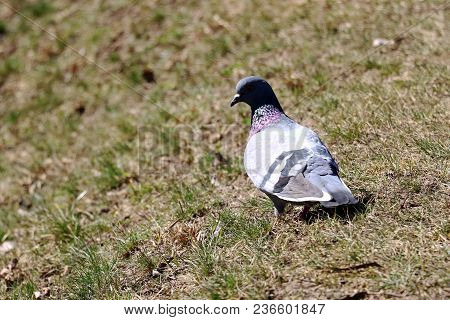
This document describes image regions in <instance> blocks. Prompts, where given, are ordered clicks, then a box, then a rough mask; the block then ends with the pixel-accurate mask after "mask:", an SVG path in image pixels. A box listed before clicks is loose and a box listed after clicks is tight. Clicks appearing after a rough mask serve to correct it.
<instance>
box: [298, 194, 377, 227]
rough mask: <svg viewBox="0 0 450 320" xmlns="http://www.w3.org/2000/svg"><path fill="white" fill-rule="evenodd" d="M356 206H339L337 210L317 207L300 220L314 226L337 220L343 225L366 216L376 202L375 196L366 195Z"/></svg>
mask: <svg viewBox="0 0 450 320" xmlns="http://www.w3.org/2000/svg"><path fill="white" fill-rule="evenodd" d="M358 200H359V202H358V203H356V204H351V205H345V206H339V207H335V208H325V207H323V206H320V205H318V206H315V207H313V208H311V210H310V211H309V212H308V213H306V214H305V215H303V216H302V217H300V218H299V220H301V221H304V222H306V223H307V224H313V223H315V222H317V221H323V220H329V219H335V220H338V221H339V222H342V223H349V222H351V221H353V220H354V219H355V218H356V217H358V216H362V215H364V214H365V213H366V212H367V210H368V208H369V207H370V205H371V204H372V203H374V202H375V196H374V195H373V194H371V193H365V194H364V195H363V197H362V198H359V199H358Z"/></svg>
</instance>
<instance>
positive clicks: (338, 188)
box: [321, 175, 358, 208]
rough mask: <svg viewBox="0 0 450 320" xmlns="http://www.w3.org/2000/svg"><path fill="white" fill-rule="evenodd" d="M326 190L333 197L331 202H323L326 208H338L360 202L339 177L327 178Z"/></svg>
mask: <svg viewBox="0 0 450 320" xmlns="http://www.w3.org/2000/svg"><path fill="white" fill-rule="evenodd" d="M324 187H325V189H326V190H327V191H328V193H329V194H330V195H331V196H332V197H333V199H332V200H331V201H322V202H321V204H322V205H323V206H324V207H327V208H330V207H336V206H340V205H343V204H355V203H358V200H356V199H355V197H354V196H353V194H352V192H351V191H350V189H349V188H348V187H347V186H346V185H345V183H344V181H342V180H341V178H339V176H337V175H336V176H327V179H326V181H325V183H324Z"/></svg>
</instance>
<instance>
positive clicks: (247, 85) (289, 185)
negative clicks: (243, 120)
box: [230, 76, 358, 216]
mask: <svg viewBox="0 0 450 320" xmlns="http://www.w3.org/2000/svg"><path fill="white" fill-rule="evenodd" d="M239 102H244V103H246V104H248V105H249V106H250V108H251V111H252V115H251V128H250V134H249V138H248V142H247V146H246V148H245V153H244V167H245V171H246V172H247V174H248V176H249V177H250V179H251V180H252V182H253V183H254V184H255V186H256V187H257V188H258V189H259V190H261V191H262V192H264V193H265V194H266V195H267V196H268V197H269V199H270V200H271V201H272V202H273V204H274V207H275V209H274V211H275V214H276V215H277V216H278V215H281V214H283V213H284V210H285V207H286V205H287V204H288V203H293V204H301V205H304V209H303V211H302V214H306V213H307V212H308V210H309V208H310V207H311V206H312V205H314V204H315V203H317V202H319V203H320V204H321V205H323V206H324V207H328V208H329V207H337V206H340V205H349V204H355V203H357V202H358V201H357V200H356V199H355V197H353V195H352V192H351V191H350V189H349V188H348V187H347V186H346V185H345V183H344V182H343V181H342V180H341V178H340V177H339V168H338V165H337V163H336V161H335V160H334V159H333V157H332V155H331V153H330V152H329V151H328V149H327V147H326V146H325V145H324V144H323V142H322V141H321V140H320V138H319V136H318V135H317V134H316V133H315V132H314V131H313V130H311V129H309V128H307V127H304V126H302V125H300V124H298V123H296V122H295V121H294V120H292V119H291V118H289V117H288V116H287V115H286V114H285V113H284V111H283V109H282V108H281V105H280V102H279V101H278V99H277V96H276V95H275V93H274V91H273V89H272V87H271V86H270V85H269V83H268V82H267V81H266V80H264V79H262V78H260V77H257V76H250V77H246V78H243V79H241V80H240V81H239V82H238V83H237V86H236V94H235V95H234V97H233V100H232V101H231V103H230V106H231V107H233V106H234V105H235V104H237V103H239Z"/></svg>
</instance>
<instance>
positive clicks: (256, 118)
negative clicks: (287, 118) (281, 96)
mask: <svg viewBox="0 0 450 320" xmlns="http://www.w3.org/2000/svg"><path fill="white" fill-rule="evenodd" d="M282 114H283V112H282V111H281V110H280V109H278V108H276V107H275V106H273V105H269V104H266V105H263V106H261V107H259V108H258V109H256V110H255V111H254V112H253V114H252V127H251V129H250V136H252V135H254V134H255V133H258V132H259V131H261V130H262V129H264V128H266V127H268V126H270V125H271V124H274V123H277V122H278V121H280V119H281V115H282Z"/></svg>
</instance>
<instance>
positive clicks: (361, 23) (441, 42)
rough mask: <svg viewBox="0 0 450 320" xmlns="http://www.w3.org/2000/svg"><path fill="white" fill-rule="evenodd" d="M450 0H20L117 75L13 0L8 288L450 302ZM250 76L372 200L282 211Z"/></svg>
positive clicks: (7, 23) (2, 137)
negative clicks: (252, 145) (258, 152)
mask: <svg viewBox="0 0 450 320" xmlns="http://www.w3.org/2000/svg"><path fill="white" fill-rule="evenodd" d="M444 4H445V2H444V1H428V2H426V1H424V2H417V1H403V2H401V3H400V2H383V1H375V2H370V3H369V2H366V3H361V2H357V1H348V2H343V3H335V2H329V1H316V2H299V1H283V2H279V1H272V0H267V1H261V2H254V1H231V2H227V3H225V4H223V3H219V2H217V1H208V2H206V1H194V2H182V3H177V5H176V6H173V5H172V4H170V3H165V2H154V1H145V0H144V1H138V2H137V3H136V4H135V5H134V6H132V7H130V6H129V4H125V3H124V2H121V1H104V2H102V3H97V2H83V3H79V2H73V1H68V0H58V1H51V2H50V1H25V0H23V1H15V2H14V5H15V6H16V7H17V9H19V10H21V12H23V13H24V14H25V15H27V16H29V17H30V18H32V19H34V20H36V22H38V23H39V24H40V25H42V26H43V27H44V28H47V29H49V30H51V31H52V32H53V33H54V34H56V35H58V37H60V38H61V39H63V40H64V41H65V42H67V43H68V44H70V46H71V47H73V48H76V49H77V50H80V52H82V53H83V54H85V55H86V56H87V57H89V58H90V59H92V60H95V61H96V63H97V64H99V65H101V66H102V67H103V68H104V69H105V70H107V71H108V73H107V74H105V73H104V72H103V71H102V70H101V69H99V68H98V67H96V66H95V65H93V64H91V63H89V62H88V61H87V60H86V59H83V58H81V57H80V56H79V55H77V54H76V53H74V52H73V51H72V50H71V49H70V48H68V47H66V46H65V45H64V44H63V43H61V42H57V41H55V40H54V39H52V38H51V37H49V36H48V35H46V34H44V33H43V32H41V31H40V30H39V29H36V28H35V27H34V26H33V25H30V24H29V23H28V22H27V21H26V20H24V19H23V18H22V17H20V16H19V15H16V14H14V13H13V12H11V11H10V10H9V9H7V8H6V7H5V6H4V5H2V4H0V95H1V99H0V106H1V107H0V123H1V124H2V125H1V126H0V245H1V244H2V243H4V242H5V241H10V242H12V243H14V246H13V248H12V249H11V250H9V251H7V252H0V269H2V270H3V269H4V268H6V269H4V270H6V271H5V273H2V276H1V277H0V298H4V299H34V298H36V297H39V298H42V299H133V298H136V299H178V298H184V299H186V298H205V299H305V298H308V299H328V298H329V299H343V298H352V297H356V298H365V299H448V298H449V291H448V280H449V278H448V270H449V267H450V265H449V260H448V244H449V236H450V232H449V230H450V227H449V225H450V223H449V219H448V204H449V197H448V196H449V195H448V181H449V148H448V141H449V138H450V137H449V133H448V123H449V120H450V119H449V110H448V104H449V99H448V88H447V87H448V82H449V78H450V73H449V67H448V66H449V58H448V51H449V39H448V37H446V36H445V35H446V34H447V33H446V32H445V31H446V30H445V27H444V26H445V21H448V18H449V17H448V12H449V11H448V10H443V9H442V8H443V5H444ZM438 8H441V9H439V10H438ZM425 17H426V18H425ZM424 18H425V20H423V19H424ZM193 21H195V23H193ZM413 25H414V26H415V27H414V28H412V29H410V31H409V32H408V33H404V34H402V38H401V39H400V40H399V41H397V43H396V44H395V45H393V46H386V47H381V48H378V49H375V50H374V49H372V47H371V46H372V40H373V39H374V38H386V39H389V38H392V37H393V36H394V35H396V34H398V33H399V32H401V31H403V30H406V29H408V28H409V27H410V26H413ZM350 67H351V70H349V68H350ZM343 73H345V75H344V76H342V74H343ZM111 74H113V75H115V76H111ZM250 74H257V75H261V76H263V77H266V78H267V79H268V80H269V82H270V83H271V84H272V85H273V87H274V89H275V91H276V92H277V94H278V96H279V98H280V101H281V103H282V105H283V106H284V108H285V111H286V112H287V113H288V114H289V115H290V116H291V117H292V118H293V119H296V120H297V121H299V122H301V123H303V124H305V125H307V126H309V127H311V128H313V129H314V130H315V131H317V132H318V133H319V134H320V136H321V137H322V140H323V141H324V142H325V143H326V144H327V145H328V147H329V148H330V149H331V151H332V153H333V154H334V155H335V157H336V159H337V160H338V162H339V164H340V167H341V172H342V177H343V179H344V180H345V181H346V184H347V185H348V186H349V187H350V188H351V189H352V190H353V191H354V193H355V194H356V196H357V197H358V198H359V199H360V200H361V205H359V206H358V207H356V208H355V209H354V210H348V209H346V208H344V209H342V210H338V211H337V212H334V211H324V210H323V209H322V208H320V207H315V208H313V210H312V211H311V213H310V214H309V215H308V216H307V218H306V220H304V221H298V220H297V219H296V218H295V217H296V214H297V212H298V210H300V209H301V208H294V209H292V210H291V211H290V212H288V213H287V215H286V216H284V217H282V218H278V219H277V218H275V217H274V216H273V208H272V207H271V203H270V201H269V200H268V199H266V198H265V196H264V195H263V194H261V193H260V192H258V191H257V190H256V189H255V188H254V187H253V185H252V184H251V182H250V181H249V179H248V178H247V176H246V174H245V171H244V170H243V167H242V155H243V151H244V148H245V143H246V139H247V136H248V125H249V123H250V120H249V110H248V108H247V107H244V106H237V107H236V108H234V109H230V108H229V107H228V103H229V100H230V99H231V97H232V95H233V94H234V92H233V91H234V87H235V84H236V81H237V80H239V79H240V78H241V77H243V76H246V75H250ZM116 77H118V78H120V79H121V81H125V82H126V83H127V84H129V85H130V86H132V87H133V88H134V89H135V90H136V91H138V92H139V93H141V94H142V95H141V94H136V92H134V91H133V90H130V89H129V88H128V87H127V86H126V85H124V84H123V83H122V82H119V81H117V79H116ZM144 96H147V97H148V99H144ZM81 195H84V196H81ZM37 291H38V292H40V295H37V294H35V293H36V292H37Z"/></svg>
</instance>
